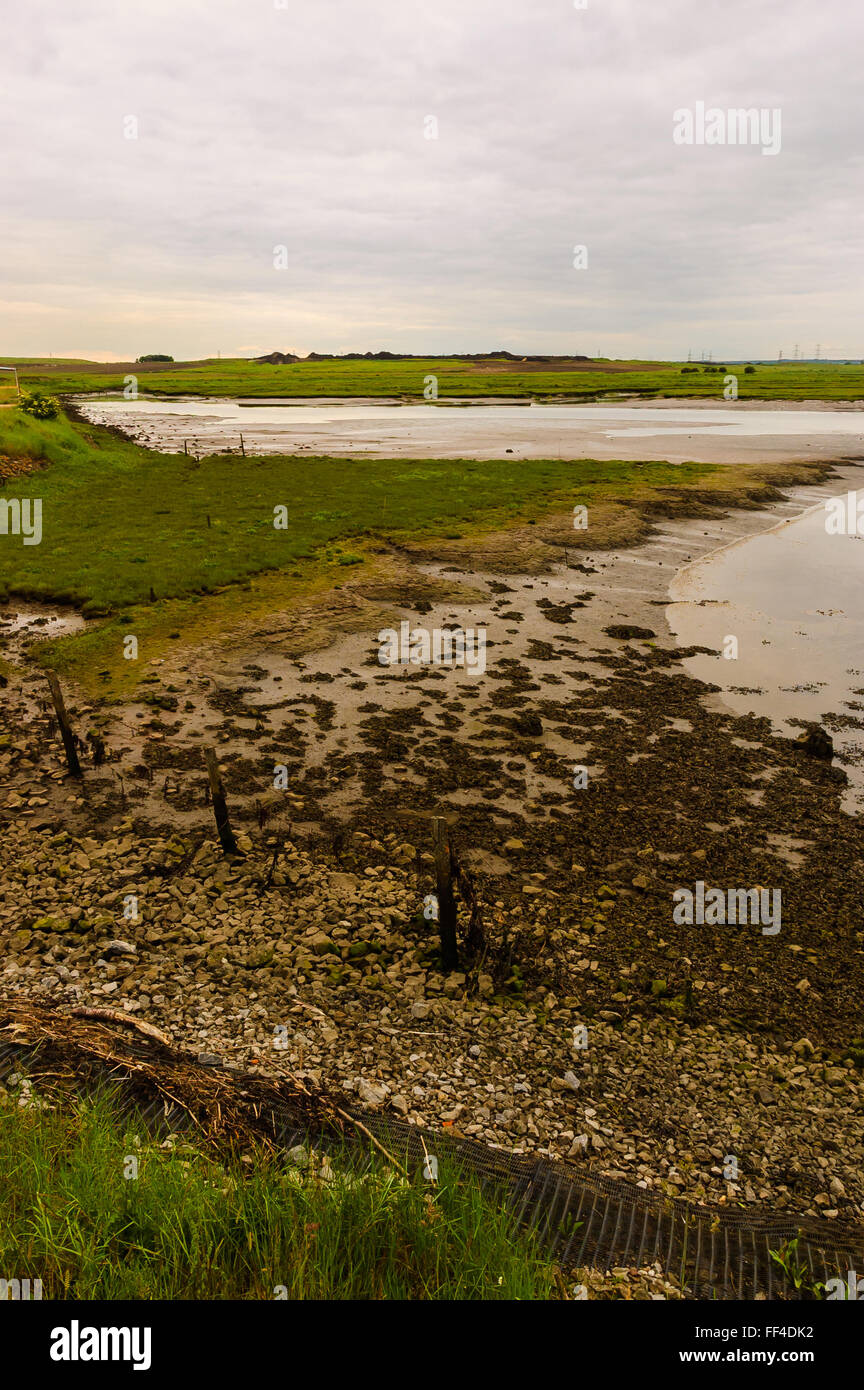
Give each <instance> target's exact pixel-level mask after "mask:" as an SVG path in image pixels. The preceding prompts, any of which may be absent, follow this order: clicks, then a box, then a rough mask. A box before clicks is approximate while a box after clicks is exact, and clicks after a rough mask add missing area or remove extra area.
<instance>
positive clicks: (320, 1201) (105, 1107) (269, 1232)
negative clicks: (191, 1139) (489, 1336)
mask: <svg viewBox="0 0 864 1390" xmlns="http://www.w3.org/2000/svg"><path fill="white" fill-rule="evenodd" d="M245 1156H246V1158H247V1160H248V1161H247V1162H243V1161H241V1158H240V1155H239V1154H238V1155H236V1156H235V1157H232V1158H229V1159H227V1160H225V1161H219V1160H217V1159H216V1158H214V1157H213V1156H212V1155H210V1154H209V1153H204V1152H202V1151H201V1150H199V1149H198V1148H197V1147H196V1146H194V1145H193V1144H190V1143H184V1142H182V1141H181V1140H178V1141H177V1142H176V1143H175V1144H171V1145H170V1146H169V1147H167V1148H164V1147H161V1146H160V1145H159V1144H157V1143H156V1142H155V1141H152V1140H149V1139H148V1137H147V1133H146V1129H145V1126H144V1124H143V1122H142V1121H140V1120H136V1119H135V1117H134V1116H126V1117H121V1116H120V1114H119V1113H118V1112H117V1110H116V1109H114V1108H113V1107H112V1104H111V1103H110V1099H109V1098H108V1097H107V1096H106V1097H103V1098H101V1099H97V1100H94V1101H89V1102H83V1101H80V1100H79V1101H74V1100H72V1101H70V1100H68V1099H67V1100H65V1101H64V1102H63V1103H62V1104H61V1105H57V1106H56V1108H51V1109H41V1108H39V1107H38V1106H34V1105H33V1104H30V1105H29V1106H26V1107H24V1108H21V1107H19V1105H18V1099H17V1096H16V1095H15V1094H11V1095H9V1096H8V1097H7V1098H6V1099H5V1102H2V1103H0V1189H2V1192H3V1220H2V1222H0V1270H2V1271H3V1277H4V1278H6V1279H13V1278H17V1279H25V1278H29V1279H31V1280H33V1279H41V1281H42V1297H43V1298H45V1299H48V1298H52V1299H86V1300H90V1299H98V1300H103V1299H111V1300H114V1299H126V1298H132V1299H219V1300H222V1299H274V1298H279V1297H281V1298H288V1299H338V1300H341V1299H375V1300H382V1299H422V1300H426V1299H460V1300H464V1299H484V1300H487V1299H532V1300H539V1299H548V1298H555V1297H561V1296H562V1292H563V1283H562V1280H561V1277H560V1275H559V1274H558V1273H557V1271H556V1269H555V1267H554V1266H553V1264H552V1263H551V1261H550V1260H549V1258H548V1256H546V1255H545V1254H544V1253H543V1252H542V1251H541V1250H540V1248H539V1246H538V1244H537V1242H536V1240H535V1239H534V1238H533V1237H531V1236H530V1235H528V1234H526V1233H525V1232H523V1231H521V1230H519V1229H518V1228H517V1227H516V1225H515V1223H514V1219H513V1217H512V1216H511V1215H510V1214H508V1213H507V1212H505V1211H504V1210H503V1209H502V1208H500V1207H498V1206H496V1205H495V1204H494V1203H493V1202H492V1201H491V1200H490V1199H489V1198H487V1197H485V1196H484V1195H482V1194H481V1192H480V1190H479V1188H478V1187H477V1185H476V1184H475V1183H474V1182H473V1181H472V1180H469V1179H463V1178H460V1177H459V1176H458V1175H457V1174H455V1173H446V1172H444V1171H442V1173H441V1175H440V1182H439V1183H438V1184H437V1185H436V1186H432V1185H431V1184H430V1183H428V1182H424V1181H423V1179H422V1177H420V1175H419V1174H418V1175H417V1176H416V1177H414V1178H411V1179H409V1178H406V1177H403V1176H400V1174H399V1173H398V1172H397V1171H396V1170H395V1169H394V1168H392V1167H390V1166H387V1165H386V1164H385V1162H384V1160H383V1159H382V1160H381V1161H380V1163H376V1164H375V1165H374V1166H373V1167H372V1168H371V1170H370V1171H369V1172H368V1174H366V1175H365V1176H363V1177H358V1176H356V1175H354V1174H352V1172H351V1170H350V1169H349V1168H348V1167H347V1166H346V1165H344V1164H341V1163H340V1162H339V1160H338V1158H337V1159H335V1160H334V1162H333V1166H332V1167H330V1166H329V1165H327V1166H322V1164H321V1163H320V1162H318V1161H316V1159H315V1158H314V1157H313V1158H312V1159H311V1160H309V1159H307V1160H306V1161H305V1166H301V1167H297V1166H292V1165H289V1164H287V1163H286V1162H285V1160H280V1159H276V1158H273V1157H268V1155H267V1154H266V1153H265V1152H263V1151H253V1152H252V1153H247V1154H246V1155H245ZM130 1159H134V1160H137V1176H133V1174H134V1173H135V1165H134V1164H131V1163H130Z"/></svg>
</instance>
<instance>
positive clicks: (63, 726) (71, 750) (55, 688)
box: [47, 671, 84, 777]
mask: <svg viewBox="0 0 864 1390" xmlns="http://www.w3.org/2000/svg"><path fill="white" fill-rule="evenodd" d="M47 677H48V685H49V686H50V688H51V699H52V700H53V701H54V712H55V713H56V715H57V723H58V724H59V725H60V736H61V738H62V739H63V747H64V749H65V750H66V762H67V764H68V766H69V771H70V773H71V774H72V776H73V777H82V776H83V775H84V774H83V773H82V771H81V764H80V762H79V761H78V750H77V749H76V747H75V735H74V734H73V732H72V725H71V724H70V723H69V716H68V714H67V713H66V705H65V704H64V701H63V691H62V690H61V689H60V682H59V680H58V679H57V675H56V673H55V672H54V671H48V672H47Z"/></svg>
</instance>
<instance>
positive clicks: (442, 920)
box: [432, 816, 459, 970]
mask: <svg viewBox="0 0 864 1390" xmlns="http://www.w3.org/2000/svg"><path fill="white" fill-rule="evenodd" d="M432 844H433V852H434V855H435V878H436V881H437V887H438V933H439V935H440V938H441V963H442V965H443V966H444V969H445V970H455V969H456V967H457V965H458V964H459V948H458V946H457V944H456V900H455V898H454V897H453V878H452V864H451V859H450V840H449V835H448V832H447V822H446V820H445V819H444V817H443V816H433V817H432Z"/></svg>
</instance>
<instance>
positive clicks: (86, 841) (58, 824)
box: [0, 463, 864, 1218]
mask: <svg viewBox="0 0 864 1390" xmlns="http://www.w3.org/2000/svg"><path fill="white" fill-rule="evenodd" d="M860 476H861V470H860V467H859V466H856V465H854V464H851V463H848V464H841V465H835V469H834V473H833V475H832V477H831V478H829V479H826V480H825V481H823V482H822V483H821V484H818V485H814V486H808V487H806V488H804V487H802V486H800V485H799V486H798V487H797V488H796V487H795V486H793V487H792V488H791V490H790V493H789V495H788V496H787V498H786V500H784V501H782V502H780V503H777V504H775V505H774V507H773V508H772V509H771V512H770V520H769V521H768V524H770V522H771V521H773V520H776V519H777V517H778V516H779V515H783V514H784V508H785V509H786V514H794V513H795V511H796V509H797V510H799V511H800V510H803V509H804V507H805V506H806V505H808V504H812V503H813V501H815V500H818V497H819V495H830V494H833V493H835V492H841V491H843V490H844V489H845V488H846V487H847V485H848V486H854V484H855V480H856V479H858V480H859V481H860ZM820 489H821V494H820ZM766 515H767V514H766V512H765V511H764V509H763V510H761V511H756V510H750V511H732V512H730V513H729V514H728V515H727V516H725V517H723V516H718V515H717V514H716V512H714V513H713V514H712V513H711V512H708V511H707V509H706V515H705V516H704V517H696V518H692V517H691V518H689V519H688V518H685V517H681V516H673V517H672V518H670V519H669V520H666V521H661V522H659V523H658V524H657V525H656V527H655V530H654V533H653V534H652V535H651V536H650V538H649V539H648V540H647V542H646V543H644V544H642V545H640V546H638V547H637V548H624V549H621V550H604V551H602V552H600V551H594V552H587V551H583V552H581V553H578V554H575V553H574V554H573V555H571V557H570V559H569V562H568V565H567V566H566V567H565V566H564V565H563V564H558V565H556V566H554V568H552V569H551V571H550V570H547V572H545V573H543V572H535V573H527V574H526V573H521V574H519V573H516V574H514V573H513V572H512V571H511V570H509V569H500V570H497V571H496V570H490V569H487V568H482V567H480V566H479V565H478V564H477V561H478V559H480V560H481V562H482V561H483V559H484V558H487V557H484V556H483V555H480V554H476V555H475V556H474V558H473V560H472V559H471V558H469V557H467V556H466V555H464V554H460V553H459V551H458V547H453V548H452V550H451V553H450V554H448V555H447V556H446V557H441V556H440V555H439V556H438V557H437V559H436V560H432V559H430V557H429V556H424V555H422V554H416V553H415V554H414V555H412V556H411V557H410V559H411V561H412V562H413V566H414V568H415V569H416V571H417V579H416V583H417V591H416V592H415V594H414V595H413V597H412V604H411V606H410V607H409V606H404V605H401V604H398V603H396V602H394V597H393V593H390V594H389V595H386V594H384V593H380V594H377V595H376V594H373V595H371V596H370V595H368V594H365V595H364V594H358V595H354V596H352V595H351V592H350V586H348V594H347V595H346V596H345V602H346V603H347V604H348V605H349V607H350V604H351V603H352V602H355V601H356V603H357V606H358V610H359V618H358V629H357V630H356V631H353V632H350V631H349V632H348V633H347V634H346V635H344V636H342V637H340V638H338V639H337V640H336V641H335V642H330V643H329V644H328V645H323V644H322V645H321V647H320V648H319V649H318V650H317V651H316V650H306V651H305V652H304V653H302V654H300V655H296V656H294V657H291V656H289V655H286V652H285V648H286V645H288V643H287V637H288V634H289V631H290V628H291V623H290V622H289V620H288V619H287V618H280V616H279V615H274V617H273V621H272V622H270V623H268V624H267V628H266V630H264V629H259V630H257V631H254V630H252V631H248V632H245V633H244V634H243V636H242V642H240V643H239V644H238V643H237V642H236V639H232V643H230V644H228V645H227V646H226V647H225V648H224V649H222V650H219V651H216V652H201V653H194V654H190V653H189V652H184V651H179V652H178V654H177V657H176V659H173V660H171V661H170V662H165V663H161V664H160V666H159V668H158V669H154V671H153V673H152V675H153V677H154V679H153V680H152V681H150V682H149V683H148V684H149V692H148V699H147V701H145V702H139V703H137V704H136V705H133V706H130V707H129V708H128V709H126V708H121V709H111V710H104V709H100V708H99V707H98V705H90V706H88V705H87V704H86V702H85V701H83V700H81V699H77V700H76V699H75V698H74V694H73V695H72V696H71V697H70V699H69V701H68V703H69V707H70V713H71V715H72V718H73V721H74V722H75V723H76V727H78V729H79V731H80V732H81V734H82V736H85V735H86V731H90V730H98V733H99V737H101V738H102V739H103V741H104V743H105V746H106V752H107V761H105V762H104V763H102V764H101V765H99V766H93V765H90V764H88V765H87V766H86V776H85V784H84V787H83V788H81V789H77V788H73V787H70V785H69V783H68V782H67V781H66V779H65V778H64V776H63V771H62V767H61V762H60V756H59V754H58V749H57V745H56V740H55V739H54V738H53V737H52V731H51V728H50V723H49V716H48V711H47V708H46V707H44V692H43V687H44V682H42V681H41V678H40V677H38V675H36V674H35V673H34V672H33V671H32V669H28V668H27V666H26V665H25V666H24V667H23V669H22V670H21V671H20V673H19V670H18V669H17V668H16V669H13V672H12V675H11V678H10V679H9V684H8V686H7V687H6V688H5V689H4V690H3V692H2V702H3V703H2V713H0V725H2V727H0V820H2V824H3V836H4V843H5V847H6V855H5V858H6V863H5V867H4V876H3V884H2V891H3V895H4V896H3V899H2V911H0V941H2V944H3V947H4V959H5V964H4V972H3V973H2V974H0V994H2V996H3V997H7V998H14V997H16V995H17V996H20V995H21V994H22V993H27V994H31V995H33V996H34V997H49V998H51V999H53V1000H55V1001H58V1000H63V999H75V1000H80V1001H97V1002H99V1001H101V1002H108V1003H110V1004H111V1005H112V1006H113V1007H123V1008H128V1009H131V1010H132V1011H133V1012H140V1014H141V1016H142V1017H146V1018H148V1019H150V1020H151V1021H153V1022H155V1023H157V1024H158V1025H159V1026H162V1027H166V1028H167V1029H168V1030H169V1031H171V1032H172V1034H173V1035H174V1037H175V1039H176V1041H178V1042H179V1043H182V1044H184V1045H190V1043H195V1044H197V1045H199V1046H200V1048H201V1050H202V1051H204V1052H212V1053H215V1054H218V1055H219V1056H221V1057H226V1058H228V1059H229V1060H231V1061H233V1062H235V1063H236V1064H237V1065H240V1064H241V1063H242V1064H248V1063H249V1062H250V1060H251V1059H252V1058H255V1059H257V1060H256V1061H255V1062H254V1065H260V1066H262V1067H265V1068H267V1069H268V1070H274V1071H277V1072H278V1071H279V1070H280V1069H285V1070H289V1069H292V1068H294V1069H296V1068H298V1067H300V1068H303V1067H306V1068H309V1069H310V1071H313V1072H316V1073H318V1074H319V1075H321V1076H322V1077H323V1078H324V1079H326V1080H327V1082H328V1084H333V1085H336V1086H341V1087H342V1088H343V1089H344V1090H345V1091H346V1093H347V1094H349V1095H352V1096H353V1097H354V1098H355V1099H360V1100H366V1102H367V1103H371V1104H375V1105H383V1106H393V1107H394V1108H395V1109H396V1110H397V1112H398V1113H401V1114H406V1115H408V1116H409V1118H411V1117H414V1118H415V1119H417V1120H418V1122H419V1121H421V1120H422V1122H424V1123H433V1124H439V1123H440V1124H452V1125H455V1126H457V1127H458V1128H459V1129H461V1130H463V1131H464V1132H466V1133H470V1134H473V1135H474V1136H475V1137H479V1138H481V1139H484V1140H485V1141H486V1142H489V1143H497V1144H502V1145H504V1146H506V1147H519V1148H524V1149H527V1150H536V1151H539V1152H548V1153H551V1154H553V1155H555V1156H556V1157H562V1158H566V1159H569V1161H571V1162H574V1163H583V1164H584V1163H587V1164H590V1165H591V1166H592V1168H596V1169H597V1170H598V1171H600V1172H604V1173H611V1174H617V1175H619V1176H627V1177H630V1178H632V1179H634V1180H636V1181H640V1182H642V1183H644V1184H645V1185H646V1186H660V1187H663V1188H664V1190H669V1191H672V1192H676V1193H678V1195H684V1196H692V1197H693V1198H695V1199H696V1200H700V1199H701V1200H718V1199H723V1200H728V1201H729V1202H732V1203H742V1204H746V1205H759V1204H767V1205H775V1206H776V1205H780V1206H787V1207H789V1208H790V1209H791V1210H798V1211H802V1212H803V1211H808V1212H812V1213H817V1214H822V1215H825V1214H828V1215H829V1217H830V1214H832V1213H834V1214H837V1215H839V1216H841V1217H846V1218H848V1217H853V1218H854V1217H856V1216H860V1214H861V1210H862V1202H864V1185H862V1178H861V1173H862V1171H864V1163H862V1159H864V1152H862V1148H861V1138H860V1116H861V1113H862V1110H864V1084H862V1072H861V1070H860V1069H859V1068H860V1065H861V1062H862V1061H864V1043H862V1041H861V1037H862V1032H864V1029H862V1026H861V1024H860V1021H859V1020H860V999H861V996H862V988H864V977H862V963H864V910H862V907H861V903H862V889H864V840H862V826H861V822H860V821H859V820H857V819H856V818H854V817H851V816H849V815H847V814H845V813H844V812H843V811H842V810H841V809H840V796H841V791H842V782H843V774H842V768H837V767H831V766H828V765H824V764H820V763H818V762H815V761H813V760H805V759H804V757H803V755H802V754H800V753H798V752H797V751H796V750H794V749H793V748H792V747H791V745H790V744H789V741H788V740H785V739H782V738H780V737H779V736H778V735H777V734H776V733H774V732H773V731H772V729H771V726H770V724H769V723H768V721H767V720H766V719H764V718H758V719H757V718H751V717H746V716H745V717H736V716H734V715H733V714H732V713H731V712H730V711H728V710H726V709H723V708H716V702H712V701H711V700H710V699H708V698H706V694H707V691H706V687H705V686H704V685H702V684H700V683H699V682H697V681H695V680H694V679H692V678H691V677H689V676H687V675H686V674H684V672H683V670H682V668H681V659H682V652H681V650H679V649H677V648H676V647H675V644H674V642H673V640H672V639H671V636H670V634H669V632H668V627H667V624H666V621H665V617H664V610H665V606H666V604H667V602H668V582H669V580H670V579H671V577H672V575H673V574H674V573H675V572H676V570H677V568H678V566H679V565H680V564H682V563H685V562H686V561H688V560H692V559H695V558H697V557H698V555H699V554H702V553H705V552H706V551H708V550H710V549H711V548H713V547H714V546H716V545H719V544H721V543H723V542H724V541H728V540H729V539H730V538H734V537H735V536H736V535H746V534H754V533H755V532H756V531H758V530H759V529H760V527H762V528H764V526H765V524H766ZM490 553H494V550H493V551H492V552H490ZM442 590H443V592H442ZM394 592H397V593H398V591H394ZM418 595H419V596H418ZM402 597H404V595H402ZM364 604H366V605H369V607H368V608H364V606H363V605H364ZM19 607H21V608H26V605H19ZM13 611H17V609H16V606H15V605H14V604H13V605H8V606H6V607H4V608H3V609H2V610H0V617H2V618H3V619H4V620H7V624H8V619H9V618H10V616H11V613H12V612H13ZM382 613H384V614H387V613H389V614H390V615H391V616H392V617H393V618H394V619H403V618H404V619H408V620H409V621H410V622H411V623H412V625H425V626H427V627H429V628H433V627H436V626H440V625H446V624H451V625H452V624H454V623H461V624H462V625H463V626H467V625H468V624H469V623H471V624H473V625H475V626H478V625H483V626H485V627H486V629H487V632H488V649H487V666H486V671H485V673H484V674H482V675H477V676H470V675H469V674H468V673H466V672H464V671H443V670H435V669H425V668H420V669H412V668H407V669H406V668H400V669H398V670H397V669H386V668H383V667H382V666H381V665H380V663H379V662H378V659H377V646H378V644H377V642H376V641H375V633H376V632H377V628H376V629H375V630H374V631H373V628H372V623H373V622H374V623H378V622H380V621H381V614H382ZM43 616H44V615H43ZM366 619H368V620H369V622H368V623H367V625H366V626H365V627H364V625H363V624H364V620H366ZM313 625H314V624H313ZM621 625H624V626H628V625H629V626H631V627H635V628H641V629H642V630H643V631H648V630H650V631H651V632H653V633H654V634H655V635H654V636H652V637H642V638H638V637H636V638H630V639H627V638H624V637H616V636H610V635H609V634H608V633H607V632H606V629H607V628H612V629H613V630H614V629H616V628H620V627H621ZM4 632H5V633H6V634H7V635H8V634H9V632H10V629H9V627H8V625H7V626H6V627H0V633H4ZM17 641H18V639H17V638H15V639H14V640H11V639H10V641H8V642H7V644H6V646H5V647H4V649H3V654H4V655H5V657H6V659H7V661H8V660H9V658H10V656H11V657H12V658H13V662H14V661H15V659H16V655H17V653H18V651H19V648H18V647H17V646H16V642H17ZM214 658H215V660H214ZM40 701H41V702H42V707H40ZM205 742H212V743H213V744H215V745H216V746H217V747H218V748H219V750H220V759H221V762H222V766H223V773H224V778H225V783H226V787H227V789H228V794H229V800H230V803H231V806H232V809H233V812H234V816H235V820H236V823H237V825H238V827H239V828H241V829H242V831H243V833H244V839H243V844H244V846H245V851H246V852H245V855H244V856H243V858H241V859H238V860H237V861H236V862H230V861H225V860H223V859H221V858H220V856H219V855H218V853H217V852H216V849H215V847H214V846H213V845H212V843H211V842H212V839H213V831H212V822H211V820H210V812H209V809H208V807H207V806H206V805H205V803H204V794H203V777H202V764H203V753H202V746H203V744H204V743H205ZM91 746H92V744H91ZM276 766H281V767H284V768H285V769H286V772H287V786H286V788H285V790H284V791H280V792H276V791H274V788H273V769H274V767H276ZM575 766H580V767H585V768H586V769H587V772H588V783H587V786H586V787H585V788H582V789H576V788H575V787H574V785H573V769H574V767H575ZM432 810H438V811H440V812H441V813H444V814H447V815H448V816H450V817H451V819H452V823H453V831H452V833H453V838H454V842H455V843H456V844H457V845H458V848H459V852H460V855H461V856H462V857H463V859H464V861H465V863H466V864H467V865H468V866H469V868H470V871H471V873H472V875H473V878H474V883H475V886H476V889H477V892H478V895H479V899H480V904H481V912H482V916H483V922H484V929H485V934H486V951H485V953H484V954H483V956H482V957H481V958H478V959H475V960H469V961H466V968H465V969H464V970H463V971H462V972H461V973H460V974H457V975H456V976H450V977H442V976H441V975H440V972H439V971H438V970H437V968H436V965H435V941H434V932H430V928H429V923H428V922H426V921H424V919H423V915H422V905H423V902H424V900H425V898H426V897H427V896H428V894H429V893H430V892H432V891H434V881H433V878H432V874H431V859H430V856H429V835H428V815H429V813H430V812H431V811H432ZM247 836H248V838H246V837H247ZM277 847H279V857H278V859H277V860H276V862H275V866H274V867H273V869H272V872H271V874H270V879H269V883H268V869H269V866H270V865H271V863H272V862H273V860H272V855H273V851H274V850H275V849H276V848H277ZM698 880H703V881H705V882H706V883H711V884H718V885H722V886H724V887H725V886H733V885H734V886H736V887H741V888H748V887H750V886H751V885H753V884H761V885H769V886H772V887H777V888H780V889H781V890H782V894H783V926H782V931H781V932H780V933H779V934H778V936H776V937H765V936H763V935H761V934H760V932H759V929H758V927H754V926H733V927H716V926H699V927H695V926H682V925H676V924H675V923H674V922H673V919H672V906H671V901H672V893H673V891H674V890H675V889H676V888H678V887H681V886H691V887H692V885H693V884H694V883H695V882H696V881H698ZM129 893H132V894H133V895H134V896H135V897H136V898H138V900H139V903H140V909H141V910H140V917H139V919H138V920H137V921H134V922H132V921H129V920H127V919H125V918H124V916H123V910H122V905H123V901H124V898H125V896H126V895H127V894H129ZM79 909H80V910H79ZM58 923H59V924H60V925H58ZM322 938H323V939H322ZM115 939H122V940H123V941H125V942H126V944H127V945H128V946H129V947H131V948H132V949H131V950H129V951H119V950H118V949H117V948H110V942H111V941H112V940H115ZM361 948H362V949H361ZM75 972H77V973H75ZM106 990H107V993H106ZM280 1024H287V1025H289V1039H290V1045H289V1047H288V1048H287V1049H285V1050H284V1051H282V1050H274V1049H273V1048H272V1046H271V1041H272V1035H273V1029H274V1028H275V1027H276V1026H277V1025H280ZM580 1026H584V1027H586V1028H587V1030H588V1048H587V1050H581V1049H574V1046H573V1036H574V1029H575V1028H578V1027H580ZM574 1082H575V1083H576V1084H575V1085H574ZM583 1141H584V1142H583ZM730 1155H732V1156H734V1157H735V1158H736V1162H737V1164H738V1170H739V1171H740V1178H739V1179H738V1180H733V1179H730V1178H728V1177H726V1176H724V1174H725V1173H726V1172H728V1171H732V1170H730V1169H729V1168H728V1164H727V1163H726V1159H727V1157H728V1156H730Z"/></svg>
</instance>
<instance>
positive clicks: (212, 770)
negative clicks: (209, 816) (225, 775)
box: [204, 748, 237, 854]
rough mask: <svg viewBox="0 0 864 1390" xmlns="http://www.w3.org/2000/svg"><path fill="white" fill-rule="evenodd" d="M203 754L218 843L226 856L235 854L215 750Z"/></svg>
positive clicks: (209, 749) (235, 848)
mask: <svg viewBox="0 0 864 1390" xmlns="http://www.w3.org/2000/svg"><path fill="white" fill-rule="evenodd" d="M204 752H205V754H206V757H207V778H208V781H209V783H210V795H211V797H212V798H213V815H214V816H215V817H216V829H217V831H218V832H219V843H220V844H221V846H222V849H223V850H224V851H225V853H226V854H236V853H237V841H236V840H235V839H234V831H233V830H232V829H231V821H230V820H229V818H228V803H227V802H226V800H225V789H224V787H223V786H222V777H221V775H220V773H219V761H218V759H217V757H216V750H215V748H205V750H204Z"/></svg>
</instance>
